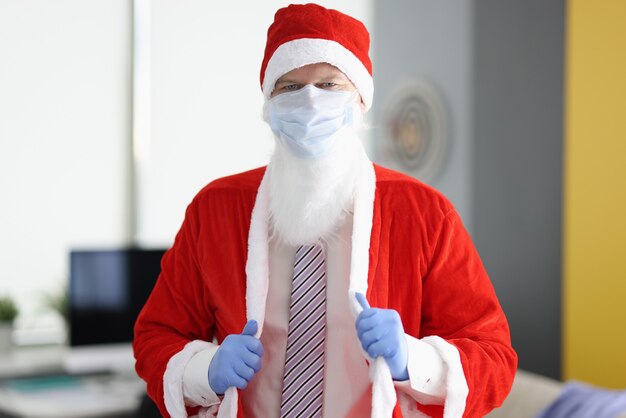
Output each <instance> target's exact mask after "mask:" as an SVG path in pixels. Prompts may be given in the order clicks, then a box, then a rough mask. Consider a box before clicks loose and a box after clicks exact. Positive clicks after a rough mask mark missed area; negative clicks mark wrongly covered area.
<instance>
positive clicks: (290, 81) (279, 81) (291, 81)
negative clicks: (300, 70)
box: [276, 77, 298, 84]
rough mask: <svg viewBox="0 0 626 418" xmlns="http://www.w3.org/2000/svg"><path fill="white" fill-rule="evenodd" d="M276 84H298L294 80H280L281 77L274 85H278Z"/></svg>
mask: <svg viewBox="0 0 626 418" xmlns="http://www.w3.org/2000/svg"><path fill="white" fill-rule="evenodd" d="M278 83H292V84H298V82H297V81H295V80H290V79H288V78H282V77H281V78H279V79H278V80H276V84H278Z"/></svg>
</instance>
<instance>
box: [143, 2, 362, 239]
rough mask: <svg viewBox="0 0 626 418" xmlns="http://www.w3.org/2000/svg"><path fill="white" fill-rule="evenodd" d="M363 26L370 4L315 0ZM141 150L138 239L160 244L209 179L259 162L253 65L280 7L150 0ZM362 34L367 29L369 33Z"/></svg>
mask: <svg viewBox="0 0 626 418" xmlns="http://www.w3.org/2000/svg"><path fill="white" fill-rule="evenodd" d="M319 3H320V4H322V5H324V6H326V7H330V8H336V9H339V10H341V11H343V12H345V13H348V14H350V15H352V16H355V17H356V18H358V19H361V20H362V21H364V22H365V24H366V25H368V24H369V22H370V20H371V19H370V15H371V7H372V6H371V2H370V1H359V2H355V1H348V0H344V1H339V0H336V1H321V2H319ZM151 4H152V20H151V26H152V30H151V33H152V42H151V46H152V48H151V55H152V63H151V81H152V98H151V106H150V107H151V109H152V125H151V130H152V135H151V138H150V141H149V142H150V146H149V149H150V154H149V158H148V160H147V162H146V164H145V165H143V166H142V168H141V173H140V174H141V177H140V188H139V191H140V193H141V194H142V196H141V199H140V203H139V204H140V208H139V222H138V229H139V233H138V240H139V242H140V243H143V244H146V245H151V246H153V245H162V244H165V245H169V244H170V243H171V241H172V240H173V238H174V235H175V233H176V231H177V230H178V228H179V227H180V223H181V222H182V219H183V215H184V210H185V207H186V206H187V204H188V203H189V202H190V201H191V199H192V198H193V196H194V195H195V194H196V193H197V192H198V191H199V190H200V188H201V187H202V186H204V185H205V184H206V183H208V182H209V181H211V180H213V179H216V178H218V177H221V176H224V175H227V174H232V173H236V172H240V171H244V170H248V169H251V168H254V167H258V166H261V165H264V164H266V163H267V161H268V159H269V156H270V154H271V151H272V149H273V139H272V136H271V132H270V130H269V129H268V127H267V125H266V124H265V123H264V122H263V121H262V119H261V107H262V105H263V96H262V94H261V90H260V85H259V69H260V66H261V61H262V59H263V50H264V47H265V40H266V33H267V28H268V27H269V25H270V24H271V23H272V21H273V19H274V13H275V11H276V10H277V9H278V8H280V7H283V6H285V5H287V4H289V2H288V1H277V0H272V1H263V2H256V1H250V2H244V3H241V2H226V1H220V2H208V1H205V0H193V1H186V2H180V1H176V0H155V1H153V2H152V3H151ZM370 29H371V28H370Z"/></svg>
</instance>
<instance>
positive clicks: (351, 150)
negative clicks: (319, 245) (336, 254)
mask: <svg viewBox="0 0 626 418" xmlns="http://www.w3.org/2000/svg"><path fill="white" fill-rule="evenodd" d="M337 134H338V135H341V138H339V142H338V144H337V147H336V149H334V150H333V152H332V153H331V154H330V155H327V156H325V157H322V158H314V159H302V158H298V157H296V156H294V155H293V154H292V153H291V152H290V151H289V150H288V149H287V148H286V147H285V146H284V145H283V144H282V142H281V141H280V140H279V139H276V141H275V142H276V149H275V150H274V154H273V156H272V158H271V161H270V163H269V165H268V170H270V173H269V196H270V197H269V210H270V218H271V219H270V222H271V225H272V226H273V234H277V235H278V236H279V237H280V238H281V240H282V241H283V242H284V243H286V244H289V245H304V244H312V243H315V242H317V241H319V240H323V239H328V238H331V237H332V236H333V234H334V233H335V232H336V229H337V227H338V226H340V224H341V222H342V220H343V219H344V217H345V214H346V213H347V212H348V211H350V210H351V208H352V203H353V197H354V191H355V185H356V179H357V175H358V172H359V167H360V164H361V163H363V162H364V161H365V162H368V163H369V160H368V158H367V156H366V154H365V150H364V149H363V145H362V144H361V141H360V139H359V137H358V135H357V133H356V128H353V127H350V128H347V129H344V130H342V131H341V132H338V133H337Z"/></svg>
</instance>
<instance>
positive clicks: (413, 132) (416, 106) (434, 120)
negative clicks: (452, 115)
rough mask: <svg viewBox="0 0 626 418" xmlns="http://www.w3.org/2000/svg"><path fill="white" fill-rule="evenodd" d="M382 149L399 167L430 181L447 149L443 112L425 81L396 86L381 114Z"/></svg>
mask: <svg viewBox="0 0 626 418" xmlns="http://www.w3.org/2000/svg"><path fill="white" fill-rule="evenodd" d="M384 115H385V117H384V124H385V130H386V133H385V139H384V140H385V141H387V142H388V144H386V146H385V148H386V149H387V150H388V151H390V153H391V154H392V155H393V158H394V159H395V160H396V161H397V162H399V167H398V168H399V169H400V170H402V171H404V172H406V173H407V174H410V175H412V176H414V177H416V178H418V179H420V180H423V181H426V182H428V181H430V180H433V179H434V178H435V177H436V176H437V174H438V173H439V171H440V169H441V166H442V165H443V160H444V156H445V153H446V148H447V145H448V144H447V142H448V140H447V136H446V115H445V111H444V106H443V104H442V101H441V99H440V96H439V94H438V93H437V92H436V90H435V89H434V88H433V87H432V86H430V85H429V84H427V83H425V82H413V83H410V84H407V85H404V86H403V87H402V88H400V89H398V90H397V91H396V93H395V94H394V95H393V96H392V99H391V100H390V101H389V104H388V105H387V106H386V108H385V113H384Z"/></svg>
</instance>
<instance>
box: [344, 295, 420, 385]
mask: <svg viewBox="0 0 626 418" xmlns="http://www.w3.org/2000/svg"><path fill="white" fill-rule="evenodd" d="M356 299H357V301H358V302H359V304H360V305H361V307H362V308H363V311H362V312H361V313H360V314H359V316H358V317H357V318H356V332H357V334H358V336H359V340H360V341H361V345H362V346H363V349H364V350H365V351H366V352H367V354H369V356H370V357H372V358H376V357H378V356H383V357H384V358H385V361H387V365H388V366H389V370H390V371H391V377H393V379H394V380H407V379H408V378H409V371H408V369H407V365H408V361H409V351H408V346H407V343H406V338H405V336H404V327H403V326H402V321H401V320H400V315H399V314H398V312H396V311H395V310H393V309H378V308H370V305H369V303H368V302H367V299H365V296H364V295H363V294H362V293H357V294H356Z"/></svg>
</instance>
